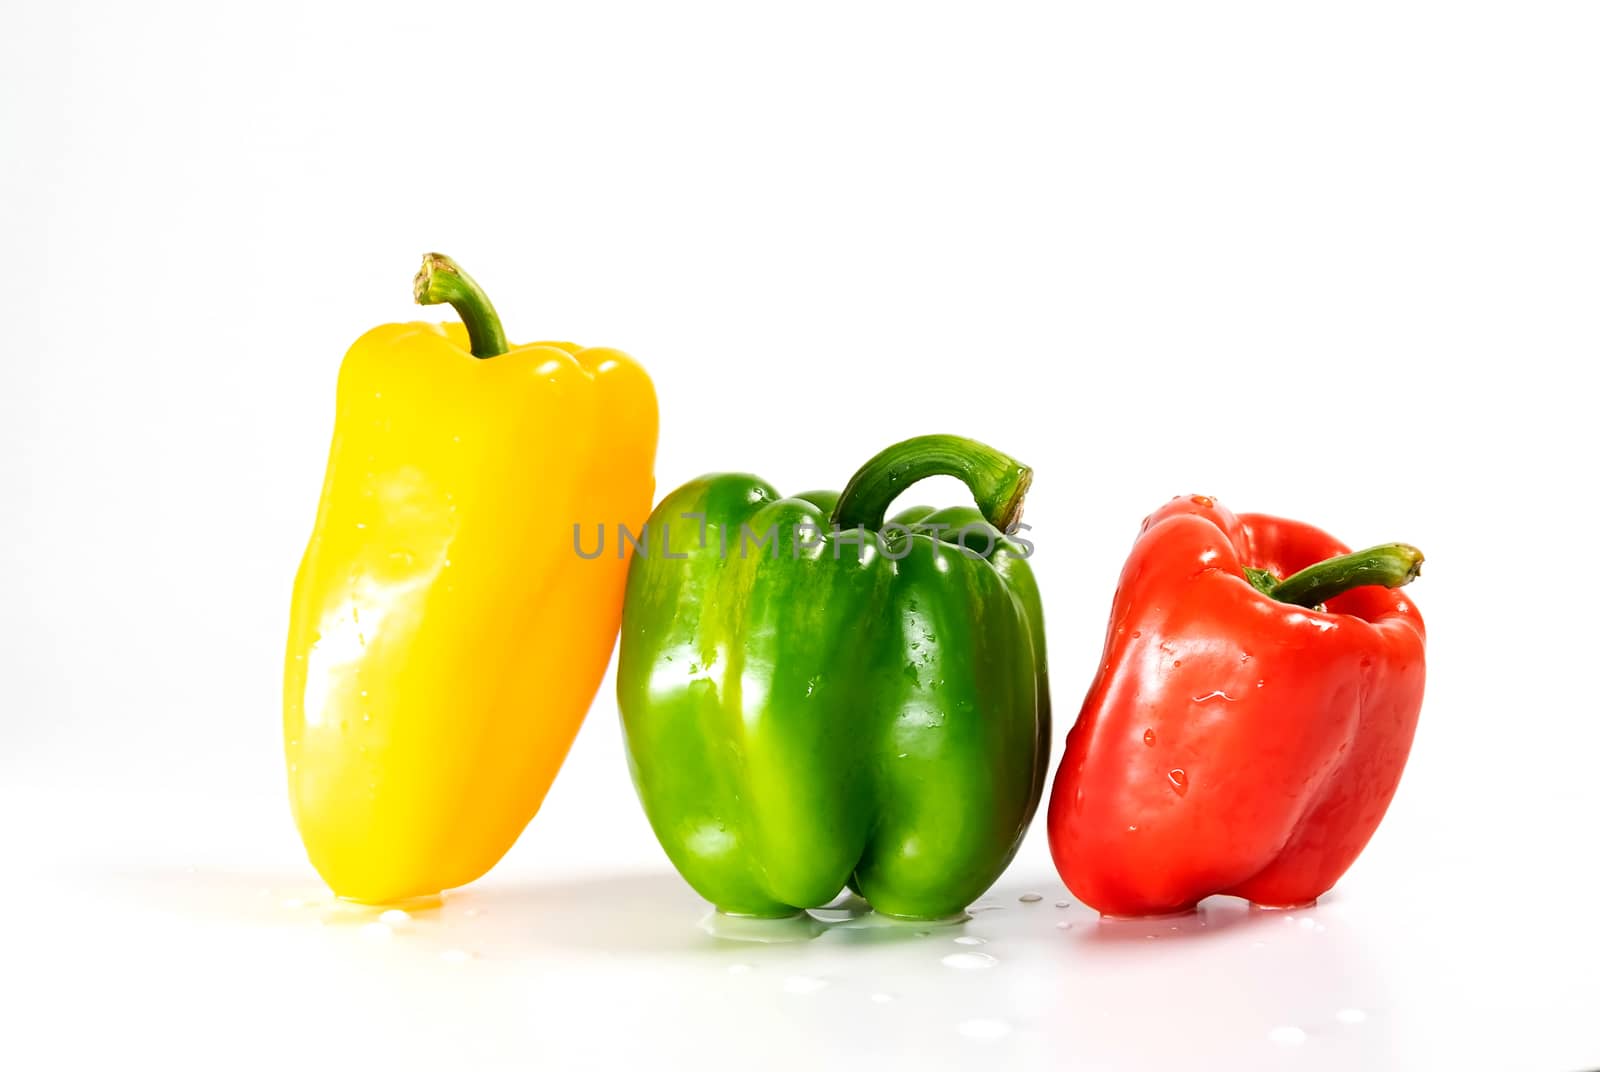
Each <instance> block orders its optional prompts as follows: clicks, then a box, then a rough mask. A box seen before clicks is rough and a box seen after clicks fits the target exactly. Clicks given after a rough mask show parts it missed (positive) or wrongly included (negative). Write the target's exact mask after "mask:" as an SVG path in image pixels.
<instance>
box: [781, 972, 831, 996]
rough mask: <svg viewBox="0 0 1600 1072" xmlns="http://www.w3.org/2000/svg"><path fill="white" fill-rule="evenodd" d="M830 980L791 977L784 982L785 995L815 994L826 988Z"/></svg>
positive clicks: (813, 977)
mask: <svg viewBox="0 0 1600 1072" xmlns="http://www.w3.org/2000/svg"><path fill="white" fill-rule="evenodd" d="M827 985H828V980H826V979H819V978H817V977H816V976H815V975H791V976H789V978H787V979H785V980H784V981H783V992H784V993H785V994H815V993H816V992H817V991H819V990H822V989H824V988H826V987H827Z"/></svg>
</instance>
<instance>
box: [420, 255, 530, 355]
mask: <svg viewBox="0 0 1600 1072" xmlns="http://www.w3.org/2000/svg"><path fill="white" fill-rule="evenodd" d="M411 293H412V295H413V296H414V297H415V298H416V299H417V304H418V305H443V304H445V303H449V304H450V305H451V306H453V307H454V308H455V311H456V312H457V313H458V314H459V315H460V317H461V322H462V323H463V324H465V325H466V326H467V337H468V338H469V339H471V340H472V356H473V357H495V356H498V355H500V354H503V353H505V352H506V350H507V349H508V347H507V345H506V333H505V329H504V328H502V327H501V326H500V316H499V314H498V313H496V312H495V311H494V306H493V305H491V304H489V296H488V295H487V294H485V293H484V292H483V288H482V287H480V286H478V283H477V280H475V279H473V278H472V277H471V276H470V275H468V274H467V273H466V272H463V271H462V270H461V266H460V265H459V264H457V263H456V262H455V261H453V260H451V259H450V258H449V257H446V256H445V255H444V254H443V253H424V254H423V255H422V267H421V269H419V270H418V272H417V278H416V280H415V281H414V282H413V283H412V286H411Z"/></svg>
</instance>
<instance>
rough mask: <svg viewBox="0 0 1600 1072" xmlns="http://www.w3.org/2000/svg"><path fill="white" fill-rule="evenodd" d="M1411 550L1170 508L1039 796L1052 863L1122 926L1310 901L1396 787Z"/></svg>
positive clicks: (1134, 575)
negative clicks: (1046, 794)
mask: <svg viewBox="0 0 1600 1072" xmlns="http://www.w3.org/2000/svg"><path fill="white" fill-rule="evenodd" d="M1421 563H1422V555H1421V553H1420V552H1418V551H1417V549H1416V548H1414V547H1410V546H1408V545H1405V544H1388V545H1384V546H1380V547H1374V548H1370V549H1368V550H1366V551H1360V552H1356V553H1354V554H1352V553H1350V551H1349V548H1347V547H1346V546H1345V545H1343V544H1341V543H1339V542H1338V541H1337V540H1335V539H1334V538H1333V537H1332V536H1329V535H1328V534H1327V533H1325V532H1322V531H1320V530H1319V529H1316V528H1313V527H1311V526H1310V525H1306V524H1302V523H1300V522H1297V521H1286V520H1282V519H1280V518H1274V517H1267V516H1264V515H1261V514H1241V515H1238V516H1235V515H1234V514H1232V513H1230V512H1229V511H1228V510H1227V509H1225V508H1224V507H1222V506H1220V505H1218V504H1217V503H1216V502H1214V501H1213V500H1212V499H1210V498H1207V497H1205V496H1200V495H1196V496H1191V497H1187V498H1178V499H1175V500H1173V501H1172V502H1170V503H1168V504H1167V505H1166V506H1165V507H1163V508H1162V509H1160V510H1158V511H1156V513H1154V514H1153V515H1151V517H1150V518H1149V519H1147V520H1146V521H1145V523H1144V528H1143V529H1142V530H1141V534H1140V536H1139V538H1138V540H1137V542H1136V543H1135V544H1134V547H1133V552H1132V554H1131V556H1130V557H1129V558H1128V561H1127V565H1126V566H1125V567H1124V569H1123V571H1122V579H1121V583H1120V585H1119V586H1118V588H1117V594H1116V598H1115V601H1114V604H1113V607H1112V611H1111V621H1110V625H1109V626H1108V629H1107V633H1106V644H1105V652H1104V656H1103V659H1102V662H1101V665H1100V668H1099V672H1098V673H1097V675H1096V677H1095V679H1094V683H1093V685H1092V686H1091V687H1090V689H1089V694H1088V697H1087V698H1086V699H1085V700H1084V704H1083V710H1082V712H1081V713H1080V714H1079V716H1078V721H1077V723H1076V724H1075V725H1074V726H1073V727H1072V730H1071V732H1070V733H1069V734H1068V736H1067V748H1066V754H1065V756H1064V757H1063V758H1062V761H1061V767H1060V771H1059V773H1058V774H1057V777H1056V781H1055V785H1054V787H1053V788H1052V790H1051V797H1050V808H1049V816H1048V825H1049V832H1050V849H1051V853H1052V855H1053V856H1054V858H1055V863H1056V867H1057V868H1058V869H1059V870H1060V872H1061V877H1062V879H1063V880H1064V881H1065V882H1066V884H1067V886H1068V888H1070V889H1071V890H1072V892H1073V893H1075V894H1076V895H1077V896H1078V897H1079V898H1081V899H1082V900H1083V901H1084V903H1086V904H1088V905H1090V906H1091V907H1094V908H1096V909H1099V910H1100V911H1101V912H1103V913H1105V914H1108V915H1114V916H1142V915H1152V914H1161V913H1167V912H1177V911H1183V910H1186V909H1189V908H1191V907H1193V906H1194V905H1195V904H1196V903H1197V902H1198V901H1199V900H1200V899H1201V898H1203V897H1206V896H1209V895H1211V894H1219V893H1220V894H1231V895H1234V896H1237V897H1243V898H1247V899H1248V900H1250V901H1252V902H1254V903H1255V904H1258V905H1262V906H1271V907H1285V906H1298V905H1303V904H1308V903H1311V902H1314V901H1315V900H1316V899H1317V898H1318V897H1320V896H1322V894H1324V893H1326V892H1327V891H1328V890H1329V889H1330V888H1331V887H1332V886H1333V884H1334V883H1335V882H1337V881H1338V879H1339V877H1340V876H1341V875H1343V874H1344V872H1345V870H1346V869H1347V868H1349V866H1350V865H1351V864H1352V863H1353V862H1354V861H1355V859H1356V857H1357V855H1358V854H1359V853H1360V852H1361V850H1362V849H1363V848H1364V847H1365V846H1366V844H1367V841H1368V839H1370V838H1371V837H1372V835H1373V832H1374V831H1375V830H1377V827H1378V823H1379V821H1380V820H1381V819H1382V818H1383V815H1384V811H1385V810H1386V809H1387V808H1388V806H1389V801H1390V799H1391V798H1392V797H1393V796H1394V792H1395V789H1396V787H1397V786H1398V784H1399V781H1400V773H1401V770H1402V768H1404V766H1405V762H1406V756H1407V754H1408V753H1409V751H1410V748H1411V739H1412V735H1413V734H1414V732H1415V731H1416V727H1417V715H1418V712H1419V711H1420V709H1421V706H1422V689H1423V671H1424V666H1423V662H1424V660H1423V642H1424V636H1425V634H1424V631H1423V625H1422V616H1421V615H1420V614H1419V613H1418V612H1417V608H1416V606H1415V605H1414V604H1413V603H1412V602H1411V601H1410V599H1408V598H1406V596H1405V595H1403V594H1402V593H1400V592H1397V591H1393V589H1395V588H1398V587H1399V586H1401V585H1404V584H1407V583H1409V582H1410V581H1411V580H1412V579H1413V578H1415V577H1416V576H1417V574H1418V572H1419V570H1420V567H1421Z"/></svg>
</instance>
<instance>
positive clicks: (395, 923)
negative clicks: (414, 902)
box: [378, 908, 411, 927]
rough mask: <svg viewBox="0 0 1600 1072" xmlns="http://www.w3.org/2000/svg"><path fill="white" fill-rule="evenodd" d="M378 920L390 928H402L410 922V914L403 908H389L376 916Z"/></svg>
mask: <svg viewBox="0 0 1600 1072" xmlns="http://www.w3.org/2000/svg"><path fill="white" fill-rule="evenodd" d="M378 920H379V922H382V923H387V924H388V925H389V926H391V927H404V926H405V925H406V924H407V923H410V922H411V913H410V912H407V911H406V910H405V909H403V908H391V909H388V910H387V911H385V912H381V913H379V914H378Z"/></svg>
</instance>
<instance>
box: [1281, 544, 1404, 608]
mask: <svg viewBox="0 0 1600 1072" xmlns="http://www.w3.org/2000/svg"><path fill="white" fill-rule="evenodd" d="M1421 573H1422V552H1421V551H1419V550H1417V549H1416V548H1415V547H1412V546H1411V545H1410V544H1408V543H1385V544H1379V545H1378V546H1377V547H1369V548H1367V549H1366V550H1365V551H1352V552H1351V553H1350V554H1348V555H1340V556H1339V557H1338V558H1330V559H1326V560H1324V561H1322V562H1318V563H1317V564H1316V565H1313V566H1307V567H1306V568H1305V569H1303V570H1301V571H1300V572H1299V573H1294V574H1291V575H1289V576H1288V577H1285V578H1284V579H1283V580H1281V581H1279V582H1277V583H1276V584H1274V585H1272V586H1271V588H1270V589H1267V590H1266V591H1267V595H1269V596H1271V597H1272V598H1273V599H1276V600H1277V601H1278V602H1280V603H1293V604H1295V605H1297V606H1301V607H1315V606H1317V605H1319V604H1322V603H1326V602H1327V601H1328V600H1330V599H1332V598H1333V597H1334V596H1337V595H1340V594H1342V593H1344V592H1348V591H1349V590H1350V589H1352V588H1360V587H1362V586H1364V585H1369V584H1381V585H1383V586H1384V587H1385V588H1400V587H1402V586H1404V585H1408V584H1410V583H1411V582H1412V581H1414V580H1416V579H1417V577H1418V576H1419V575H1420V574H1421ZM1253 583H1256V584H1257V587H1260V583H1259V582H1253Z"/></svg>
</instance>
